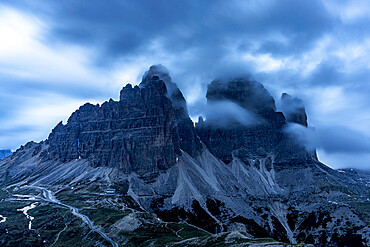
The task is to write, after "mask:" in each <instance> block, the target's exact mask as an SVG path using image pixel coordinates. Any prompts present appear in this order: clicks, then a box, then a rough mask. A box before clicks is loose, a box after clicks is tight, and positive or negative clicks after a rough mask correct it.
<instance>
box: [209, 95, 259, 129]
mask: <svg viewBox="0 0 370 247" xmlns="http://www.w3.org/2000/svg"><path fill="white" fill-rule="evenodd" d="M206 116H207V118H206V121H207V124H211V125H216V126H228V125H231V124H235V123H238V124H242V125H255V124H259V123H261V121H262V120H261V119H259V118H258V117H257V116H256V115H255V114H254V113H252V112H250V111H248V110H246V109H245V108H243V107H241V106H239V105H238V104H236V103H234V102H231V101H226V100H221V101H214V102H208V104H207V106H206Z"/></svg>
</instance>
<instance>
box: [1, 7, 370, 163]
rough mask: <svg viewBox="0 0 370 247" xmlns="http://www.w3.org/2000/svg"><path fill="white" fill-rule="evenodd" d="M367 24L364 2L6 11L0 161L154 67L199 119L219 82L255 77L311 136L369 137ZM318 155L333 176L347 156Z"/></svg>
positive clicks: (336, 149)
mask: <svg viewBox="0 0 370 247" xmlns="http://www.w3.org/2000/svg"><path fill="white" fill-rule="evenodd" d="M369 13H370V3H369V2H368V1H361V0H358V1H355V0H346V1H341V2H340V3H339V2H337V1H332V0H328V1H323V0H321V1H319V0H312V1H294V0H273V1H257V0H249V1H242V0H231V1H199V0H187V1H182V0H179V1H156V0H137V1H118V0H109V1H98V0H91V1H74V0H65V1H47V2H45V1H41V0H33V1H29V0H5V1H2V2H1V3H0V33H1V36H2V39H1V41H0V149H2V148H11V149H16V148H17V147H18V146H19V145H21V144H24V143H25V142H27V141H29V140H36V141H39V140H41V139H44V138H46V137H47V135H48V132H49V131H50V129H51V128H52V127H53V125H56V124H57V123H58V122H59V121H60V120H66V119H67V118H68V115H69V114H70V113H71V112H72V111H74V110H75V109H76V108H77V107H78V105H79V104H83V103H84V102H86V101H90V102H91V103H98V102H99V103H100V102H102V101H104V100H106V99H109V98H110V97H112V98H117V97H118V92H119V90H120V89H121V88H122V87H123V86H124V85H125V84H127V83H128V82H130V83H132V84H138V83H139V82H140V80H141V77H142V75H143V73H144V72H145V71H146V70H147V69H148V68H149V67H150V66H151V65H152V64H159V63H161V64H163V65H165V66H166V67H167V68H168V69H169V71H170V73H171V77H172V79H173V81H174V82H176V83H177V84H178V86H179V88H180V89H181V90H182V91H183V93H184V96H185V98H186V99H187V102H188V108H189V113H190V114H191V116H192V118H193V119H196V117H197V116H198V115H204V114H205V112H204V109H205V105H206V99H205V95H206V89H207V84H209V83H210V82H211V81H212V80H213V79H215V78H220V77H224V76H229V75H231V76H239V75H240V74H248V75H250V76H251V77H253V79H254V80H257V81H259V82H261V83H262V84H263V85H264V86H265V87H266V89H268V91H269V92H270V93H271V94H272V95H273V96H274V97H275V99H278V98H279V97H280V95H281V94H282V93H283V92H287V93H289V94H290V95H294V96H295V97H299V98H301V99H302V100H303V101H304V103H305V106H306V112H307V115H308V124H309V126H314V127H315V128H316V129H317V130H320V129H322V128H330V126H343V128H344V129H343V131H344V133H350V134H349V135H351V133H352V132H353V131H354V132H356V133H357V134H359V135H360V136H361V135H363V136H370V130H369V128H368V126H369V124H370V110H369V108H370V107H369V105H370V98H369V97H368V95H369V94H370V83H369V80H370V67H369V64H368V61H370V33H369V29H368V26H369V25H370V14H369ZM327 126H329V127H327ZM19 129H22V130H23V131H22V132H19V131H18V130H19ZM335 137H336V135H332V136H328V138H335ZM352 141H353V142H354V143H359V145H360V146H361V145H362V144H360V143H362V141H361V140H357V139H356V140H352ZM321 145H322V147H323V148H324V146H325V147H326V148H325V150H326V152H328V153H326V154H328V155H332V156H331V157H330V160H331V166H333V167H335V156H334V155H337V156H338V157H340V154H344V153H345V154H346V157H348V155H350V154H349V153H348V152H347V151H346V148H345V147H342V146H340V145H339V146H331V148H329V146H330V145H329V144H328V145H326V144H325V145H324V144H323V143H322V144H321ZM342 145H344V146H345V145H346V143H344V142H343V144H342ZM352 146H353V147H357V146H356V145H352ZM362 152H365V151H362ZM328 155H325V156H322V158H323V159H324V160H323V161H325V158H327V157H328ZM320 158H321V157H320ZM340 161H341V162H342V163H343V159H342V158H341V160H340ZM352 163H353V162H351V164H352ZM352 165H353V164H352ZM359 167H360V166H359ZM361 167H364V166H363V165H361Z"/></svg>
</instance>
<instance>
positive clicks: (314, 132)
mask: <svg viewBox="0 0 370 247" xmlns="http://www.w3.org/2000/svg"><path fill="white" fill-rule="evenodd" d="M285 131H286V132H288V133H290V134H292V135H293V136H294V137H295V138H296V139H297V140H298V141H299V142H300V143H302V144H304V145H305V146H306V147H307V148H309V149H313V148H314V149H318V151H319V152H318V153H319V155H320V154H322V156H320V159H321V161H323V162H326V161H329V163H330V164H329V165H334V166H335V161H333V160H335V157H342V158H343V157H346V158H347V159H348V158H350V157H352V160H351V162H350V166H351V167H353V168H368V167H369V166H370V160H369V159H361V158H360V157H370V136H367V135H364V133H362V132H360V131H356V130H354V129H350V128H347V127H344V126H333V125H332V126H320V127H317V128H312V127H309V128H306V127H304V126H302V125H300V124H294V123H290V124H288V126H287V127H286V129H285ZM338 165H340V167H346V166H345V161H343V160H341V161H340V162H338Z"/></svg>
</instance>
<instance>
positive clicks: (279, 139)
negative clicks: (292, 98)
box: [196, 79, 310, 163]
mask: <svg viewBox="0 0 370 247" xmlns="http://www.w3.org/2000/svg"><path fill="white" fill-rule="evenodd" d="M216 102H221V104H225V103H227V102H233V103H234V104H236V105H237V106H239V107H241V108H242V109H243V110H244V111H240V113H239V114H249V116H251V118H252V117H253V118H252V119H251V121H249V122H235V121H234V122H229V123H228V124H227V125H217V124H215V123H214V118H215V117H214V115H215V113H213V112H211V114H207V116H206V121H203V119H201V120H200V121H199V123H198V124H197V126H196V127H197V128H196V129H197V133H198V135H199V137H200V138H201V140H202V141H203V142H204V143H205V144H206V146H207V147H208V148H209V150H210V151H211V152H212V153H213V154H214V155H215V156H216V157H218V158H219V159H221V160H222V161H223V162H225V163H229V162H231V161H232V160H233V157H237V158H239V159H241V160H242V161H243V162H246V163H249V162H250V160H253V159H255V158H261V157H267V156H268V155H271V154H274V156H276V158H277V159H276V163H279V160H287V161H291V160H293V159H294V158H295V159H297V158H300V159H303V160H306V159H309V158H310V155H309V154H308V153H307V152H306V150H305V148H304V147H303V146H302V145H300V144H299V143H297V142H296V140H295V139H294V138H293V137H291V136H289V135H288V134H287V133H285V131H284V126H285V124H286V119H285V117H284V115H283V114H282V113H281V112H276V106H275V101H274V99H273V98H272V96H271V95H270V94H269V93H268V92H267V90H266V89H265V88H264V87H263V86H262V85H261V84H260V83H258V82H255V81H249V80H246V79H236V80H231V81H213V82H212V83H211V84H210V85H209V86H208V91H207V104H208V105H211V106H212V105H213V104H215V103H216ZM289 103H290V102H286V104H287V105H289ZM231 107H233V106H231ZM234 107H235V106H234ZM229 110H232V109H229ZM216 114H217V118H219V119H224V118H227V117H228V115H225V114H223V113H222V112H218V113H216Z"/></svg>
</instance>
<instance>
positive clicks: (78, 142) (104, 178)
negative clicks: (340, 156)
mask: <svg viewBox="0 0 370 247" xmlns="http://www.w3.org/2000/svg"><path fill="white" fill-rule="evenodd" d="M282 101H283V102H282V105H283V107H282V108H283V111H284V114H283V113H281V112H277V111H276V106H275V101H274V99H273V98H272V97H271V95H270V94H269V93H268V92H267V90H266V89H265V88H264V87H263V86H262V85H261V84H260V83H258V82H254V81H249V80H246V79H235V80H230V81H219V80H217V81H213V82H212V83H211V84H210V85H209V87H208V92H207V102H208V106H207V112H206V119H205V120H203V118H200V119H199V122H198V123H197V124H196V127H194V125H193V122H192V121H191V120H190V118H189V114H188V111H187V108H186V101H185V98H184V96H183V95H182V93H181V91H180V90H179V88H178V87H177V86H176V84H175V83H173V82H172V79H171V77H170V76H169V73H168V71H167V70H166V69H165V68H163V67H162V66H152V67H151V68H150V69H149V71H147V72H146V73H145V75H144V76H143V79H142V82H141V83H140V85H139V86H135V87H132V86H131V85H127V86H125V87H124V88H123V89H122V91H121V93H120V100H119V101H113V100H110V101H109V102H105V103H103V104H102V105H101V106H99V105H92V104H85V105H84V106H82V107H80V109H78V110H77V111H76V112H74V113H73V114H72V115H71V117H70V118H69V120H68V122H67V123H66V124H65V125H64V124H62V123H59V124H58V125H57V126H56V127H55V128H54V129H53V130H52V132H51V134H50V135H49V138H48V139H47V140H46V141H45V142H42V143H33V142H31V143H29V144H27V145H25V146H24V147H21V148H20V149H19V150H17V152H16V153H15V154H13V155H12V156H11V157H8V158H6V159H3V160H1V161H0V184H1V185H4V186H8V185H9V184H11V183H15V182H17V185H18V184H30V185H34V186H44V187H48V188H50V189H52V190H58V191H60V187H62V188H65V189H66V190H68V189H69V188H75V189H74V190H75V191H77V192H79V191H83V193H84V195H86V194H90V191H94V192H96V190H99V188H100V187H101V186H102V185H104V184H109V186H112V187H114V188H116V189H117V191H120V193H121V194H120V196H118V197H117V200H116V203H119V202H120V200H121V199H122V200H123V199H124V200H126V199H127V198H130V199H129V201H130V202H131V204H135V203H136V204H135V207H133V208H132V210H138V209H141V210H142V211H147V212H151V213H155V214H156V215H157V216H158V217H159V218H161V219H162V220H165V221H170V222H188V223H191V224H193V225H196V226H198V227H201V228H202V229H206V230H207V231H209V232H211V233H218V232H220V231H221V232H222V231H234V230H238V231H242V232H244V233H245V234H246V235H252V236H254V237H273V238H274V239H277V240H279V241H283V242H291V243H297V242H302V243H309V244H316V245H318V246H320V245H321V246H337V245H345V244H346V243H354V244H356V245H358V246H366V245H368V244H369V243H370V230H369V227H368V223H369V222H368V218H367V217H368V212H367V210H366V208H368V205H369V204H368V198H369V197H370V194H369V191H368V187H367V186H368V185H367V184H366V181H365V182H364V180H363V179H362V178H361V179H360V178H358V177H357V175H353V174H347V172H346V171H341V172H338V171H334V170H332V169H330V168H329V167H327V166H325V165H324V164H322V163H320V162H319V161H318V160H317V158H316V156H315V152H314V151H312V150H307V149H306V148H305V147H304V146H303V145H301V144H300V143H298V142H297V140H296V139H295V138H294V137H293V136H291V135H290V134H289V133H287V132H286V131H285V128H286V126H287V125H288V124H289V123H291V122H292V123H295V124H301V125H304V126H307V116H306V113H305V110H304V107H303V103H302V101H300V100H298V99H295V98H292V97H290V96H288V95H283V97H282ZM54 186H55V187H54ZM86 191H88V192H86ZM73 198H75V197H73ZM94 200H95V199H94ZM126 202H127V201H126ZM126 206H127V204H122V205H121V204H120V205H119V207H126ZM117 224H118V223H117ZM115 225H116V224H115ZM113 228H114V227H113ZM113 228H112V227H110V228H109V229H113ZM107 231H110V230H107ZM111 234H113V233H111Z"/></svg>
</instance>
